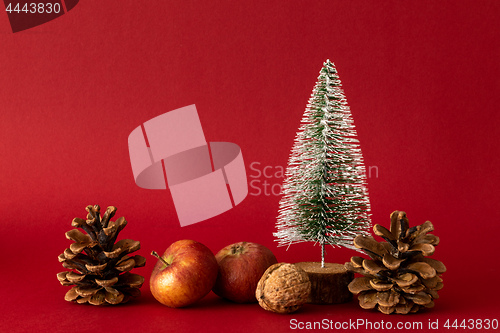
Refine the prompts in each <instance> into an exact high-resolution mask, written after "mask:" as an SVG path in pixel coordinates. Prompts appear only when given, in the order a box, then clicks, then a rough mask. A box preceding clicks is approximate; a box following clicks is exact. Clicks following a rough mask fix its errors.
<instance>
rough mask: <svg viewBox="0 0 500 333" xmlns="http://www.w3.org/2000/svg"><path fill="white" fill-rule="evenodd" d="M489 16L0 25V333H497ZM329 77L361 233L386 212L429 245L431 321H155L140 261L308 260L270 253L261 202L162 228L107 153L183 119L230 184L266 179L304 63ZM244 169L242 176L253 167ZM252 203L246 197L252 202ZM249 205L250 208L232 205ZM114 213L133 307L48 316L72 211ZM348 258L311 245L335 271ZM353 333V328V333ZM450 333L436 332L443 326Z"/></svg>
mask: <svg viewBox="0 0 500 333" xmlns="http://www.w3.org/2000/svg"><path fill="white" fill-rule="evenodd" d="M499 15H500V2H499V1H496V0H482V1H476V0H470V1H463V0H460V1H434V0H420V1H361V0H356V1H331V0H329V1H268V0H266V1H251V2H240V1H218V2H216V3H215V2H213V1H189V0H185V1H161V2H160V1H157V2H151V1H148V2H138V1H119V2H112V3H111V2H106V1H90V0H89V1H84V2H80V3H79V4H78V6H77V7H75V9H73V10H72V11H71V12H70V13H68V14H66V15H63V16H62V17H60V18H58V19H56V20H54V21H51V22H49V23H47V24H44V25H42V26H38V27H35V28H33V29H30V30H26V31H24V32H20V33H15V34H13V33H12V32H11V29H10V26H9V22H8V19H7V15H4V14H2V13H0V156H1V159H0V211H1V214H0V235H1V237H2V241H1V242H0V253H1V258H2V264H1V265H0V282H1V283H0V285H1V291H2V299H1V302H0V329H1V331H10V332H27V331H31V330H37V331H41V330H45V329H47V330H49V329H50V330H51V331H58V330H59V331H63V330H64V331H68V330H71V331H74V332H90V331H95V330H103V331H104V330H106V331H110V332H123V331H129V330H136V329H141V330H143V331H147V332H151V331H166V330H169V331H170V329H172V331H173V330H176V331H182V332H183V331H195V330H203V331H217V332H220V331H233V332H234V331H238V330H239V331H243V330H244V331H251V332H254V331H261V332H266V331H274V332H278V331H279V332H281V331H287V330H289V329H290V327H289V326H290V324H289V321H290V319H292V318H295V319H297V320H299V321H321V320H322V319H324V318H326V319H329V320H333V321H346V320H347V321H348V320H349V319H351V320H356V319H358V318H362V319H367V320H370V321H374V322H380V321H382V320H383V321H391V322H393V323H396V322H398V321H405V322H416V321H421V322H423V323H424V327H426V326H427V323H428V321H429V320H431V321H435V320H436V319H438V320H440V325H442V324H443V323H444V321H445V320H447V319H450V320H454V319H460V320H462V319H486V318H489V319H495V318H496V319H500V318H499V316H498V313H499V311H498V310H499V305H498V301H497V299H498V297H499V296H500V295H499V292H498V287H497V286H496V280H497V275H498V273H499V269H498V266H497V265H496V260H497V258H496V256H497V252H498V240H497V237H498V236H497V235H498V232H499V231H500V230H499V227H498V225H499V224H498V208H499V204H498V202H499V200H498V199H499V196H498V191H497V189H498V186H499V177H498V164H499V158H498V155H499V154H498V153H499V151H498V142H499V139H500V135H499V130H498V123H499V120H500V119H499V116H498V106H499V105H500V100H499V99H500V98H499V96H500V94H499V88H500V84H499V77H500V62H499V59H500V46H499V43H498V38H499V36H498V35H499V28H500V24H499V23H498V22H499V21H498V17H499ZM328 58H329V59H330V60H332V61H333V62H334V63H335V64H336V66H337V69H338V71H339V74H340V78H341V80H342V82H343V85H344V90H345V93H346V95H347V99H348V103H349V104H350V106H351V110H352V114H353V117H354V121H355V124H356V127H357V131H358V136H359V139H360V142H361V145H362V150H363V154H364V157H365V163H366V165H367V167H370V166H371V167H372V170H374V171H373V172H375V170H377V171H378V175H376V174H372V175H371V177H370V178H369V179H368V185H369V191H370V199H371V204H372V212H373V217H372V222H373V223H374V224H375V223H379V224H382V225H386V226H387V225H388V223H389V219H388V217H389V214H390V213H391V212H392V211H394V210H396V209H398V210H405V211H406V212H407V214H408V217H409V219H410V223H411V225H417V224H421V223H423V222H424V221H425V220H430V221H432V222H433V223H434V226H435V229H436V230H435V232H434V234H436V235H438V236H439V237H440V238H441V244H440V245H439V246H438V248H437V251H436V254H435V255H434V258H436V259H440V260H442V261H443V262H444V263H445V264H446V265H447V268H448V271H447V272H446V273H445V274H444V276H443V278H444V284H445V288H444V289H443V290H442V291H440V296H441V297H440V299H438V300H437V301H436V307H435V308H434V309H432V310H430V311H427V312H425V313H421V314H417V315H412V316H397V315H392V316H386V315H382V314H380V313H377V312H371V311H365V310H362V309H361V308H360V307H359V306H358V304H357V301H353V302H351V303H348V304H345V305H335V306H313V305H307V306H305V307H304V308H303V309H302V310H301V311H300V312H298V313H296V314H293V315H290V316H283V315H276V314H273V313H269V312H266V311H264V310H262V309H261V308H260V307H259V306H258V305H256V304H251V305H235V304H232V303H228V302H225V301H223V300H221V299H219V298H218V297H217V296H215V295H213V294H210V295H209V296H207V297H206V298H205V299H204V300H202V301H201V302H200V303H198V304H197V305H195V306H193V307H191V308H186V309H170V308H167V307H164V306H162V305H161V304H159V303H157V302H156V301H155V300H154V298H153V297H152V296H151V294H150V292H149V285H148V281H149V274H150V273H151V270H152V268H153V266H154V262H155V260H154V258H152V257H150V256H149V252H151V250H153V249H155V250H157V251H163V250H165V248H166V247H168V245H169V244H171V243H172V242H174V241H176V240H179V239H184V238H189V239H195V240H197V241H199V242H202V243H204V244H205V245H207V246H208V247H209V248H210V249H212V251H214V252H217V251H218V250H219V249H220V248H222V247H224V246H225V245H228V244H230V243H233V242H236V241H242V240H247V241H253V242H257V243H262V244H264V245H266V246H268V247H269V248H270V249H272V250H273V252H274V253H275V254H276V256H277V257H278V260H280V261H286V262H298V261H307V260H314V261H317V260H319V248H318V247H317V246H313V245H312V244H300V245H294V246H292V247H290V248H289V249H288V251H287V250H286V249H285V248H278V247H276V242H274V240H273V235H272V232H273V231H274V230H275V227H274V223H275V220H276V216H277V207H278V200H279V197H277V196H275V195H268V196H266V195H264V194H261V195H255V194H256V190H255V189H252V188H251V189H250V194H249V196H248V197H247V198H246V199H245V200H244V201H243V202H242V203H241V204H240V205H238V206H237V207H236V208H234V209H232V210H230V211H228V212H226V213H224V214H222V215H219V216H217V217H214V218H212V219H210V220H207V221H204V222H201V223H198V224H195V225H192V226H188V227H184V228H181V227H180V226H179V224H178V221H177V217H176V214H175V210H174V207H173V203H172V199H171V197H170V194H169V193H168V192H166V191H152V190H143V189H140V188H138V187H137V186H136V185H135V183H134V180H133V176H132V171H131V167H130V162H129V156H128V147H127V137H128V135H129V133H130V132H131V131H132V130H133V129H134V128H135V127H137V126H138V125H140V124H141V123H143V122H144V121H146V120H148V119H151V118H153V117H155V116H157V115H159V114H162V113H164V112H167V111H169V110H173V109H175V108H179V107H182V106H186V105H189V104H196V106H197V108H198V112H199V115H200V118H201V122H202V124H203V127H204V131H205V136H206V137H207V140H209V141H228V142H234V143H237V144H238V145H239V146H240V147H241V149H242V152H243V158H244V160H245V164H246V167H247V173H248V176H249V181H251V180H255V179H257V181H256V182H254V184H255V185H257V184H260V185H259V186H261V188H262V186H263V182H264V181H267V182H269V183H270V184H279V183H280V182H281V180H282V179H281V178H279V177H276V176H273V175H271V178H266V177H265V176H264V175H261V176H260V177H258V175H257V173H258V172H256V171H255V170H252V169H251V168H250V165H251V164H252V163H253V162H259V163H260V166H259V169H260V170H261V171H262V169H263V168H264V167H265V166H272V167H273V168H274V169H275V170H277V169H279V168H280V167H284V166H286V162H287V159H288V154H289V151H290V148H291V146H292V143H293V138H294V137H295V133H296V131H297V128H298V125H299V122H300V119H301V118H302V113H303V111H304V107H305V105H306V103H307V100H308V98H309V95H310V94H311V90H312V88H313V86H314V84H315V82H316V78H317V76H318V72H319V70H320V69H321V66H322V63H323V61H325V60H326V59H328ZM253 165H254V166H256V164H253ZM262 189H263V188H262ZM252 193H253V194H252ZM88 204H99V205H101V206H102V207H106V206H108V205H114V206H117V207H118V213H117V215H118V216H125V217H126V219H127V220H128V221H129V224H128V226H127V228H125V229H124V230H123V231H122V233H121V237H122V238H132V239H135V240H139V241H141V245H142V248H141V250H140V251H139V252H138V253H139V254H142V255H143V256H145V257H147V258H148V261H147V264H146V266H145V267H144V268H140V269H137V270H136V273H139V274H142V275H144V276H145V277H146V283H145V284H144V286H143V287H142V292H143V296H142V297H140V298H138V299H137V300H135V301H134V302H131V303H129V304H126V305H123V306H117V307H93V306H79V305H75V304H71V303H68V302H65V301H64V300H63V297H64V294H65V292H66V290H67V287H62V286H61V285H60V284H59V282H58V281H57V279H56V273H58V272H60V271H63V270H64V269H63V268H62V266H61V265H60V263H59V262H58V261H57V256H58V255H59V254H60V253H61V252H62V251H63V250H64V249H65V248H66V247H67V246H69V241H68V240H66V238H65V237H64V233H65V232H66V231H68V230H70V229H71V225H70V223H71V220H72V219H73V217H84V216H85V213H86V212H85V210H84V208H85V206H86V205H88ZM352 255H356V253H355V252H353V251H351V250H345V249H329V250H328V254H327V260H328V261H332V262H339V263H343V262H345V261H347V260H349V258H350V257H351V256H352ZM358 331H363V330H362V329H360V330H358ZM451 331H454V330H451Z"/></svg>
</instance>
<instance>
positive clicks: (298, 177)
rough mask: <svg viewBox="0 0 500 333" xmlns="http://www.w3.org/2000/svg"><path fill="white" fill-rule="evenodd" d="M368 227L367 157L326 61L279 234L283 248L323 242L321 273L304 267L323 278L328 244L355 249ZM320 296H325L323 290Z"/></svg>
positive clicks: (297, 149)
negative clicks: (358, 239)
mask: <svg viewBox="0 0 500 333" xmlns="http://www.w3.org/2000/svg"><path fill="white" fill-rule="evenodd" d="M369 227H370V202H369V199H368V191H367V187H366V172H365V166H364V163H363V156H362V154H361V149H360V146H359V141H358V140H357V133H356V130H355V127H354V123H353V119H352V115H351V111H350V109H349V106H348V105H347V100H346V96H345V94H344V92H343V89H342V84H341V82H340V79H339V75H338V73H337V70H336V68H335V66H334V64H333V63H332V62H330V61H329V60H327V61H326V62H325V63H324V64H323V68H322V69H321V71H320V75H319V77H318V81H317V83H316V86H315V87H314V89H313V92H312V94H311V98H310V99H309V103H308V104H307V107H306V109H305V112H304V115H303V118H302V121H301V125H300V128H299V131H298V133H297V136H296V138H295V141H294V145H293V148H292V150H291V154H290V157H289V161H288V166H287V170H286V173H285V179H284V183H283V196H282V198H281V200H280V203H279V215H278V219H277V223H276V228H277V232H275V233H274V235H275V237H277V238H278V241H279V244H280V245H284V246H288V245H290V244H294V243H299V242H314V243H315V244H319V245H320V248H321V265H320V267H319V268H320V269H318V267H314V268H309V269H308V268H307V267H303V266H302V268H303V269H305V270H306V272H308V273H310V274H312V271H317V274H320V275H321V274H322V271H321V268H322V269H326V268H327V266H329V264H325V246H326V245H332V246H344V247H348V248H353V249H355V247H354V246H353V239H354V238H355V237H356V236H357V235H360V234H361V235H366V234H367V230H368V228H369ZM300 264H302V265H304V263H300ZM306 266H307V265H306ZM330 266H331V265H330ZM336 268H338V270H340V272H341V273H342V274H341V275H343V276H344V277H343V279H344V280H346V281H347V283H349V281H348V280H349V279H352V276H351V275H348V276H347V277H346V276H345V274H349V273H345V269H344V268H343V266H342V265H338V266H336ZM310 277H311V276H310ZM321 279H322V278H321ZM312 280H314V277H313V278H312ZM346 281H343V282H342V285H344V284H345V283H346ZM312 282H313V294H314V288H315V286H314V281H312ZM318 288H320V287H318ZM328 288H335V286H332V287H328ZM343 289H344V295H346V296H345V297H349V296H348V295H349V294H350V293H349V291H348V290H347V288H346V287H345V288H343ZM318 292H321V293H323V294H326V293H325V291H324V290H323V291H319V290H318ZM341 298H342V297H341ZM345 300H346V299H343V298H342V300H337V301H335V300H333V302H343V301H345ZM312 301H313V302H318V303H323V302H325V303H331V302H332V300H316V301H315V300H314V299H313V300H312Z"/></svg>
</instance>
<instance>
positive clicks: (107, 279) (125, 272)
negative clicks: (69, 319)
mask: <svg viewBox="0 0 500 333" xmlns="http://www.w3.org/2000/svg"><path fill="white" fill-rule="evenodd" d="M86 210H87V212H88V215H87V220H84V219H81V218H74V219H73V222H72V223H71V225H72V226H73V227H77V228H81V229H83V230H84V231H85V232H86V233H83V232H81V231H80V230H78V229H72V230H70V231H68V232H66V238H68V239H70V240H72V241H74V243H72V244H71V245H70V247H69V248H67V249H66V250H65V251H64V253H62V254H60V255H59V261H60V262H62V265H63V267H65V268H68V269H71V270H73V271H65V272H61V273H58V274H57V279H58V280H59V282H61V284H62V285H63V286H71V285H74V287H73V288H71V289H70V290H69V291H68V292H67V293H66V296H65V297H64V298H65V300H67V301H70V302H76V303H90V304H93V305H101V304H106V303H109V304H119V303H125V302H127V301H128V300H129V299H130V298H131V297H137V296H139V295H140V294H141V292H140V290H139V288H140V287H141V286H142V284H143V283H144V277H142V276H140V275H137V274H133V273H130V270H131V269H132V268H134V267H142V266H144V265H145V264H146V259H145V258H144V257H142V256H139V255H135V256H132V257H131V256H129V255H128V254H130V253H132V252H134V251H137V250H139V249H140V247H141V245H140V243H139V242H138V241H133V240H131V239H122V240H120V241H118V242H116V244H115V241H116V238H117V236H118V233H119V232H120V231H121V230H122V229H123V228H124V227H125V226H126V225H127V221H126V220H125V218H124V217H120V218H119V219H117V220H116V221H110V219H111V218H112V217H113V216H114V215H115V213H116V207H113V206H110V207H108V209H107V210H106V212H105V213H104V215H103V216H102V219H101V216H100V207H99V206H98V205H95V206H87V208H86Z"/></svg>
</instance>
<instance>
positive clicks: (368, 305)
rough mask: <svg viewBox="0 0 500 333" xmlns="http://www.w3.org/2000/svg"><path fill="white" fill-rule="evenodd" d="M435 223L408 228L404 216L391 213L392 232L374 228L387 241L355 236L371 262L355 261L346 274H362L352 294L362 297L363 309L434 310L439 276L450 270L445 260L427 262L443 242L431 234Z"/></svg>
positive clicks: (384, 310)
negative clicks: (444, 263)
mask: <svg viewBox="0 0 500 333" xmlns="http://www.w3.org/2000/svg"><path fill="white" fill-rule="evenodd" d="M433 230H434V226H433V225H432V223H431V222H429V221H427V222H425V223H423V224H422V225H419V226H416V227H412V228H409V224H408V219H407V218H406V213H405V212H401V211H395V212H393V213H392V214H391V228H390V231H389V230H387V229H386V228H384V227H382V226H381V225H378V224H377V225H375V226H374V227H373V231H374V233H375V235H377V236H380V237H382V238H383V239H384V240H385V241H386V242H380V243H379V242H377V241H376V240H375V239H374V238H373V237H371V236H357V237H356V238H355V239H354V245H355V246H356V247H357V248H360V249H362V250H363V251H364V252H365V253H366V254H367V255H368V256H369V257H370V258H371V260H370V259H363V258H361V257H352V258H351V262H347V263H346V264H345V267H346V269H347V270H349V271H352V272H355V273H360V274H362V275H364V276H363V277H357V278H355V279H354V280H353V281H352V282H351V283H350V284H349V290H350V291H351V292H352V293H353V294H359V295H358V300H359V305H360V306H361V307H362V308H363V309H374V308H377V309H378V310H379V311H380V312H382V313H385V314H390V313H393V312H395V313H400V314H407V313H409V312H412V313H414V312H417V311H419V310H421V309H424V308H432V307H433V306H434V299H436V298H438V293H437V291H438V290H440V289H441V288H443V280H442V279H441V277H440V274H442V273H444V272H445V271H446V267H445V266H444V265H443V263H442V262H441V261H438V260H435V259H431V258H427V257H428V256H431V255H432V254H433V253H434V251H435V246H436V245H438V243H439V237H437V236H434V235H432V234H429V232H431V231H433Z"/></svg>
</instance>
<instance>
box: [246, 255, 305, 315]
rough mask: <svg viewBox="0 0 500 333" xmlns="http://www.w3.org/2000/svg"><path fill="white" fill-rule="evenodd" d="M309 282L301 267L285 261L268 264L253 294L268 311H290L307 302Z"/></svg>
mask: <svg viewBox="0 0 500 333" xmlns="http://www.w3.org/2000/svg"><path fill="white" fill-rule="evenodd" d="M310 293H311V282H310V281H309V277H308V276H307V273H306V272H305V271H304V270H302V269H301V268H299V267H297V266H295V265H293V264H287V263H277V264H274V265H272V266H270V267H269V268H268V269H267V270H266V271H265V272H264V274H263V275H262V277H261V279H260V281H259V283H258V284H257V290H256V292H255V296H256V297H257V300H258V301H259V305H260V306H261V307H262V308H263V309H265V310H268V311H272V312H277V313H292V312H294V311H297V310H298V309H299V308H300V307H301V306H302V305H303V304H304V303H306V302H307V299H308V298H309V295H310Z"/></svg>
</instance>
